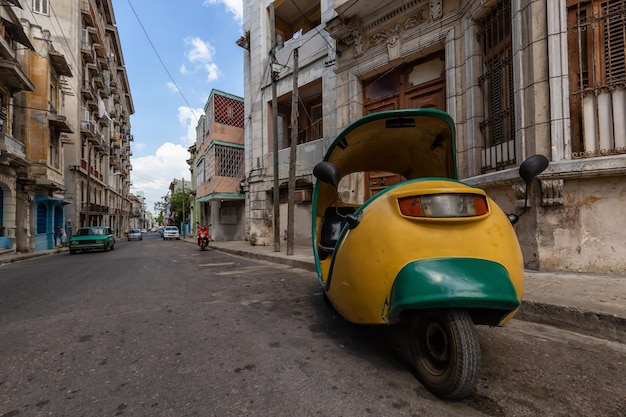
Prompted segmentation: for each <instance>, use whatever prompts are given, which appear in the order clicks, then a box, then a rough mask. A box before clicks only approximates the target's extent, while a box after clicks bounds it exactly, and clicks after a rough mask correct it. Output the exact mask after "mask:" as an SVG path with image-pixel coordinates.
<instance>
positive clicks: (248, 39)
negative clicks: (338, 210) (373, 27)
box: [237, 0, 340, 244]
mask: <svg viewBox="0 0 626 417" xmlns="http://www.w3.org/2000/svg"><path fill="white" fill-rule="evenodd" d="M333 15H334V10H333V4H332V1H330V0H322V1H320V0H303V1H297V2H292V1H274V2H272V1H268V0H262V1H252V0H244V33H245V34H244V36H243V37H242V38H241V39H240V40H239V41H238V42H237V43H238V44H239V45H240V46H242V47H243V48H244V77H245V80H244V89H245V115H246V119H245V161H246V179H245V182H244V189H245V192H246V207H245V215H246V219H247V223H246V229H245V237H246V239H248V240H251V241H253V242H255V243H256V244H272V243H274V231H273V230H274V221H275V219H276V218H278V221H279V226H278V227H279V231H280V233H279V235H280V239H284V236H285V233H286V230H287V228H288V227H287V217H288V216H287V210H288V207H287V206H288V179H289V163H290V161H289V159H290V156H289V155H290V145H291V140H292V139H291V138H292V135H293V137H297V141H298V145H297V150H296V153H297V157H296V161H297V162H296V166H295V179H296V195H295V199H294V202H295V204H294V241H295V243H297V244H310V243H311V231H310V227H311V204H310V203H311V195H312V190H313V177H312V174H311V172H312V170H313V166H314V165H315V164H316V163H317V162H319V161H320V160H321V159H322V158H323V156H324V151H325V148H326V146H327V145H328V144H329V143H330V138H333V137H335V136H336V134H337V130H336V119H337V117H336V112H337V103H338V102H339V101H340V99H339V98H338V97H337V94H336V93H337V84H336V75H335V62H334V59H335V53H334V51H335V47H334V43H335V42H334V40H333V39H332V38H331V37H330V36H329V34H328V32H327V31H326V30H325V26H326V24H327V22H328V21H329V20H330V19H331V18H332V17H333ZM274 35H275V36H274ZM272 37H274V39H275V42H274V41H273V40H272ZM295 50H298V73H297V79H298V82H297V90H296V89H295V88H294V83H293V69H294V64H295V60H294V56H295V55H294V51H295ZM268 51H270V53H269V54H268ZM294 91H297V95H298V97H299V99H298V107H297V108H296V109H295V110H294V108H293V107H292V97H293V95H294ZM274 103H275V104H274ZM274 111H275V112H276V114H274ZM293 113H295V114H293ZM293 120H296V121H297V123H296V124H297V126H294V124H293V123H292V122H293ZM294 129H296V130H297V132H293V130H294ZM275 136H276V138H277V139H276V142H277V146H276V148H277V149H278V152H277V154H278V164H277V168H278V170H277V171H278V174H277V175H278V188H279V192H278V198H279V202H278V204H276V205H275V204H274V188H275V187H274V170H275V166H276V164H275V163H274V155H275V154H276V152H274V149H275V148H274V137H275ZM275 206H277V207H279V213H278V216H276V215H275V213H274V207H275Z"/></svg>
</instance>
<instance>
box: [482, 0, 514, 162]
mask: <svg viewBox="0 0 626 417" xmlns="http://www.w3.org/2000/svg"><path fill="white" fill-rule="evenodd" d="M479 26H480V29H479V32H478V41H479V42H480V45H481V47H482V56H483V72H482V75H481V76H480V77H479V78H478V82H479V84H480V86H481V87H482V89H483V105H484V114H485V120H484V121H483V122H482V123H481V124H480V129H481V132H482V134H483V138H484V141H485V147H484V150H483V151H482V153H481V157H482V158H481V159H482V161H481V162H482V167H481V170H482V172H488V171H494V170H500V169H504V168H506V167H508V166H510V165H513V164H515V106H514V102H513V65H512V58H513V55H512V48H511V27H512V25H511V4H510V1H504V2H502V3H500V4H499V5H497V6H496V7H495V8H494V9H493V10H492V11H491V12H490V13H489V14H488V15H487V16H486V17H485V18H484V19H482V20H481V21H480V22H479Z"/></svg>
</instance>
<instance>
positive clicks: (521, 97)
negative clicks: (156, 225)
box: [239, 0, 626, 273]
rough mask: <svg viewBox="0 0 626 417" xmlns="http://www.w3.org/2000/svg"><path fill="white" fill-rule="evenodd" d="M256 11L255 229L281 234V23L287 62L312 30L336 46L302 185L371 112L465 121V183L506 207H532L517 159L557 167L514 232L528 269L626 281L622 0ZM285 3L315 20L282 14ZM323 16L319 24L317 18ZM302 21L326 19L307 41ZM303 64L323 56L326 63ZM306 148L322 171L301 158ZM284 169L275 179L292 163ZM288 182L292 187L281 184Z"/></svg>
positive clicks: (535, 191)
mask: <svg viewBox="0 0 626 417" xmlns="http://www.w3.org/2000/svg"><path fill="white" fill-rule="evenodd" d="M244 5H245V7H244V11H245V14H244V31H246V32H245V36H244V37H242V39H240V41H239V43H240V45H242V46H245V47H247V49H246V53H245V55H244V56H245V68H246V74H247V75H246V80H245V81H246V161H247V162H249V165H248V166H247V175H248V176H247V180H248V184H249V185H248V186H249V188H250V192H249V208H248V217H249V222H250V228H249V233H260V234H261V235H262V236H263V237H266V238H267V239H268V240H271V232H270V230H272V229H273V226H272V224H271V219H272V216H271V214H272V213H271V204H269V201H270V199H271V193H270V192H268V191H269V190H271V185H270V182H269V180H268V178H271V177H272V175H273V174H272V166H271V162H270V160H271V157H272V146H271V145H272V143H271V138H272V134H271V126H272V117H271V116H270V115H271V111H272V106H271V87H272V86H271V80H272V79H271V75H276V79H277V80H278V81H277V83H276V87H277V90H278V97H279V98H283V99H284V98H286V97H287V96H288V94H289V91H290V88H291V82H290V79H289V76H288V75H289V71H290V68H289V67H290V65H289V57H291V56H292V55H290V54H289V53H287V58H283V59H284V61H281V60H280V59H277V60H276V62H273V61H272V59H273V58H272V54H268V51H273V50H274V47H273V46H272V45H273V43H272V39H271V33H272V31H271V25H270V22H272V21H274V22H275V27H276V28H280V30H279V29H277V30H276V32H275V33H276V45H277V46H276V49H277V51H276V56H278V53H279V52H280V51H281V48H280V46H281V41H282V39H285V38H290V37H292V38H293V40H290V42H284V43H286V44H288V45H287V48H289V47H290V46H289V45H292V46H293V45H294V42H296V43H297V42H298V39H300V41H299V42H301V43H300V44H299V45H302V42H303V37H304V36H305V35H307V34H308V35H309V36H311V37H317V36H320V37H322V38H324V39H326V40H327V41H328V42H327V43H326V45H327V47H325V48H322V47H320V48H318V49H315V51H317V52H318V53H319V54H320V55H322V56H323V57H322V58H321V59H319V61H317V62H318V63H319V67H316V68H318V69H317V71H311V72H312V73H315V74H317V75H320V78H321V82H320V84H321V88H320V91H321V94H322V95H323V100H322V104H323V105H322V117H323V124H324V126H323V127H322V129H321V130H322V132H323V137H324V139H323V141H322V143H321V144H320V146H319V147H317V148H315V147H313V146H312V145H313V144H315V141H312V142H306V143H303V144H302V145H299V146H298V148H299V149H298V150H299V154H298V169H300V171H299V172H300V176H299V178H300V179H304V180H305V179H306V178H307V174H308V173H310V167H311V166H312V164H313V162H314V161H313V160H315V161H317V160H320V159H321V155H322V154H321V151H322V150H323V148H324V145H323V144H324V143H328V142H327V141H328V140H329V139H332V137H334V136H335V135H336V132H337V129H341V128H343V127H345V126H347V125H348V124H349V123H351V122H353V121H354V120H356V119H357V118H358V117H360V116H362V115H365V114H369V113H372V112H376V111H381V110H386V109H400V108H407V107H431V108H438V109H442V110H445V111H447V112H448V113H449V114H451V115H452V117H453V119H454V120H455V122H456V126H457V153H458V154H457V159H458V169H459V174H460V177H461V178H462V179H463V180H464V181H465V182H467V183H470V184H474V185H476V186H479V187H481V188H484V189H486V190H487V192H488V193H489V195H490V196H491V197H492V198H494V199H495V200H496V201H497V202H498V203H499V204H500V205H501V206H502V207H503V209H504V210H505V211H507V212H513V213H519V212H521V211H522V207H523V202H521V200H522V199H523V198H524V194H525V187H524V185H523V184H522V183H521V181H520V179H519V177H518V173H517V170H518V168H519V165H520V164H521V162H522V161H523V160H524V159H525V158H526V157H528V156H530V155H532V154H535V153H541V154H544V155H546V156H548V158H549V159H550V161H551V164H550V167H549V169H548V170H547V171H546V172H545V173H544V174H542V175H541V176H540V177H539V180H538V181H536V182H535V183H534V184H532V186H531V189H530V190H529V194H530V197H531V205H532V208H531V209H530V210H528V212H527V213H526V214H525V215H524V216H523V217H522V219H521V220H520V222H519V223H518V224H517V225H516V231H517V233H518V237H519V239H520V241H521V244H522V248H523V252H524V257H525V262H526V266H527V267H528V268H531V269H538V270H546V271H586V272H599V273H600V272H619V273H624V272H625V271H626V246H624V245H622V244H621V242H623V241H624V240H625V238H626V231H625V230H624V228H623V227H619V225H621V223H620V222H619V220H618V221H617V222H616V221H615V219H616V218H617V219H619V211H620V208H621V207H622V206H623V205H624V203H625V202H626V201H625V200H626V181H624V179H625V178H624V176H625V175H626V147H625V145H626V143H625V142H626V126H625V125H624V123H625V122H624V121H625V120H626V101H625V100H626V93H625V86H626V70H625V68H626V62H625V56H624V51H625V50H626V39H625V36H626V35H625V32H624V30H623V28H624V27H625V26H626V25H625V24H626V2H625V1H623V0H554V1H552V0H521V1H511V0H470V1H461V0H412V1H399V0H397V1H388V2H362V1H357V2H355V1H352V0H335V1H333V2H330V1H311V2H308V1H306V0H294V1H284V2H283V1H274V2H270V1H245V2H244ZM307 6H310V7H307ZM282 8H284V10H285V11H286V10H287V9H290V10H291V11H292V12H293V13H294V15H297V16H300V17H301V18H302V19H303V20H301V21H300V22H295V21H294V20H293V19H292V20H290V19H289V18H285V17H284V15H283V14H282ZM315 8H319V10H320V14H319V15H320V17H321V18H320V20H315V19H314V18H313V16H314V15H311V14H309V11H311V10H314V9H315ZM272 9H274V11H273V12H272ZM272 14H273V15H274V20H272ZM305 16H306V18H304V17H305ZM284 22H286V23H293V25H291V26H290V25H289V24H287V25H286V26H285V25H284ZM304 23H306V24H308V25H309V27H310V26H311V24H314V23H319V25H318V26H315V29H314V30H309V31H308V32H307V27H306V24H304ZM294 25H295V26H294ZM300 26H302V27H303V31H302V32H299V30H300V29H299V28H300ZM285 27H286V28H287V30H286V31H285V30H283V28H285ZM296 28H297V30H295V31H294V29H296ZM294 32H295V33H297V34H298V37H293V34H294ZM283 33H284V34H285V35H284V36H285V37H284V38H283V37H282V36H283ZM300 33H302V35H300ZM309 42H311V41H309ZM309 42H307V43H306V45H309ZM306 45H302V46H301V47H302V48H305V47H306ZM320 51H324V52H323V53H322V52H320ZM300 56H306V57H307V58H308V59H310V60H311V59H314V57H315V56H316V55H315V53H313V52H311V53H300ZM308 62H309V63H310V62H311V61H308ZM274 63H278V64H280V65H279V66H276V65H272V64H274ZM305 67H306V64H305ZM313 67H315V64H313V66H312V67H311V66H309V68H313ZM273 70H276V72H274V71H273ZM305 71H306V70H305ZM304 74H305V72H301V73H300V77H298V80H299V81H298V84H299V85H301V86H304V85H307V83H309V82H311V81H312V80H313V79H314V78H315V77H314V76H313V75H312V74H311V73H306V74H308V75H304ZM279 103H281V101H280V100H279ZM282 103H286V101H283V102H282ZM281 109H283V111H284V109H286V107H285V106H284V105H283V106H282V107H279V111H281ZM279 120H280V119H279ZM280 126H281V128H279V132H281V131H284V130H287V131H288V126H289V125H288V123H283V124H282V125H280ZM285 126H286V128H285ZM283 137H284V136H283ZM279 140H281V136H279ZM305 140H306V139H305ZM248 143H249V144H250V145H251V146H248ZM304 149H307V151H308V153H307V154H306V155H308V156H311V157H312V158H311V159H312V161H310V162H309V161H307V160H306V156H304V155H302V154H301V153H303V152H301V151H304ZM279 152H280V151H279ZM281 161H282V162H283V163H282V164H281V165H280V168H279V169H281V168H283V167H286V165H287V164H285V163H284V161H285V160H284V159H281ZM383 176H384V174H383ZM280 178H281V185H282V181H283V179H284V178H285V176H284V175H283V174H282V173H281V174H280ZM381 179H382V177H381V174H380V173H372V175H366V176H365V178H363V180H362V181H361V182H360V183H357V182H355V183H354V184H353V189H352V190H351V191H353V192H354V193H355V194H362V195H364V196H365V197H367V196H368V195H371V194H372V193H375V192H376V187H377V186H378V185H380V183H381ZM385 179H386V180H391V179H387V178H385ZM616 215H617V217H616ZM281 222H282V217H281ZM616 226H617V227H616ZM281 229H282V226H281Z"/></svg>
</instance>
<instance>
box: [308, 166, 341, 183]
mask: <svg viewBox="0 0 626 417" xmlns="http://www.w3.org/2000/svg"><path fill="white" fill-rule="evenodd" d="M313 175H314V176H315V178H317V179H318V180H320V181H322V182H325V183H327V184H331V185H332V186H334V187H337V185H338V184H339V169H338V168H337V167H336V166H335V164H333V163H332V162H328V161H322V162H319V163H318V164H317V165H315V167H314V168H313Z"/></svg>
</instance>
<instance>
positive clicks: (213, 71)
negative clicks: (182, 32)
mask: <svg viewBox="0 0 626 417" xmlns="http://www.w3.org/2000/svg"><path fill="white" fill-rule="evenodd" d="M185 44H186V45H188V46H190V49H189V51H187V52H186V53H185V56H186V57H187V59H188V60H189V62H190V63H192V64H196V68H197V69H204V71H206V73H207V80H208V81H209V82H211V81H215V80H217V79H218V78H219V77H220V75H221V71H220V70H219V68H218V67H217V64H216V63H215V62H213V55H214V54H215V48H214V47H213V45H211V44H210V43H209V42H205V41H203V40H202V39H200V38H197V37H195V38H186V39H185ZM187 72H188V69H187V68H186V67H185V65H184V64H183V66H182V67H181V73H183V74H185V73H187Z"/></svg>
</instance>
